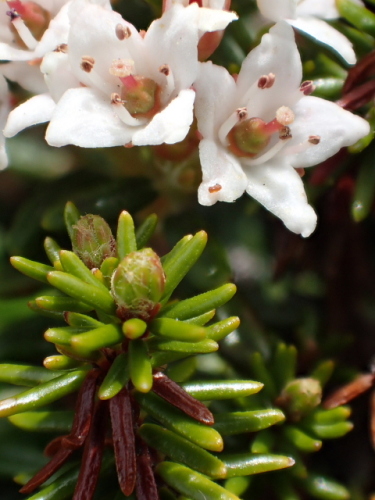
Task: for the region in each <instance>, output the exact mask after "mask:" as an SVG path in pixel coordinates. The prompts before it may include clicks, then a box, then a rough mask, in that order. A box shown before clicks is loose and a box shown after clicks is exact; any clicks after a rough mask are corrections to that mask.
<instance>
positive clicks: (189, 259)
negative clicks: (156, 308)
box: [162, 231, 212, 316]
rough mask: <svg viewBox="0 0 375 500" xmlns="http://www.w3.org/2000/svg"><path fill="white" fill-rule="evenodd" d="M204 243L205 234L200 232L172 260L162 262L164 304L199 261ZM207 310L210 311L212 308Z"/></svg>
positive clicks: (205, 241)
mask: <svg viewBox="0 0 375 500" xmlns="http://www.w3.org/2000/svg"><path fill="white" fill-rule="evenodd" d="M206 243H207V233H205V231H200V232H199V233H197V234H195V235H194V236H193V238H191V240H189V241H187V242H186V243H185V245H183V246H182V247H181V248H180V250H179V251H178V252H176V253H175V254H174V255H173V257H172V258H170V259H168V260H167V261H163V268H164V272H165V276H166V283H165V289H164V294H163V300H162V302H166V301H167V300H168V299H169V297H170V295H171V293H172V292H173V290H174V289H175V288H176V286H177V285H178V284H179V283H180V281H181V280H182V279H183V278H184V276H185V275H186V274H187V273H188V272H189V270H190V269H191V268H192V267H193V265H194V264H195V262H196V261H197V260H198V259H199V257H200V255H201V253H202V252H203V250H204V247H205V246H206ZM209 309H212V307H210V308H209ZM202 312H205V311H202ZM197 314H199V313H195V314H192V316H196V315H197Z"/></svg>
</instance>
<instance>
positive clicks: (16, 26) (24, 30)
mask: <svg viewBox="0 0 375 500" xmlns="http://www.w3.org/2000/svg"><path fill="white" fill-rule="evenodd" d="M7 3H8V6H9V7H10V9H11V10H10V11H9V12H8V15H9V17H10V29H11V31H12V33H13V34H14V35H15V40H16V43H17V44H18V45H19V46H20V47H22V48H28V49H33V48H34V47H33V46H32V45H34V44H35V43H33V41H34V42H35V41H37V40H40V39H41V38H42V36H43V34H44V32H45V31H46V29H47V28H48V26H49V22H50V20H51V16H50V13H49V12H48V11H47V10H45V9H43V8H42V7H41V6H40V5H38V4H36V3H34V2H21V0H10V1H8V2H7Z"/></svg>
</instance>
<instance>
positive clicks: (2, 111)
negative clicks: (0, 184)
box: [0, 74, 10, 170]
mask: <svg viewBox="0 0 375 500" xmlns="http://www.w3.org/2000/svg"><path fill="white" fill-rule="evenodd" d="M9 111H10V96H9V93H8V85H7V82H6V80H5V78H4V77H3V76H2V75H1V74H0V170H3V169H4V168H6V167H7V166H8V157H7V154H6V151H5V137H4V134H3V132H2V130H3V128H4V125H5V122H6V120H7V117H8V113H9Z"/></svg>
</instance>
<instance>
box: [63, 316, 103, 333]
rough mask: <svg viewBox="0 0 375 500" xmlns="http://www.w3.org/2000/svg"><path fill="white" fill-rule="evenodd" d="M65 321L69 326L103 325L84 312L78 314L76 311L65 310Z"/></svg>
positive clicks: (97, 326)
mask: <svg viewBox="0 0 375 500" xmlns="http://www.w3.org/2000/svg"><path fill="white" fill-rule="evenodd" d="M64 317H65V321H66V322H67V323H68V325H69V326H72V327H75V328H86V329H89V328H99V327H100V326H104V325H103V323H102V322H101V321H98V320H97V319H95V318H92V317H91V316H87V315H86V314H79V313H76V312H67V313H66V314H65V315H64Z"/></svg>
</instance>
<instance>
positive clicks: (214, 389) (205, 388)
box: [182, 380, 263, 401]
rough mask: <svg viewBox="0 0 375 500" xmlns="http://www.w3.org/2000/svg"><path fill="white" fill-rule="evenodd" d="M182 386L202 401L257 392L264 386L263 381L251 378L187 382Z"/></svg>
mask: <svg viewBox="0 0 375 500" xmlns="http://www.w3.org/2000/svg"><path fill="white" fill-rule="evenodd" d="M182 387H183V388H184V389H185V391H187V392H188V393H189V394H190V395H191V396H193V398H196V399H199V400H200V401H209V400H210V399H231V398H238V397H241V396H242V397H243V396H250V395H251V394H256V393H257V392H259V391H260V390H261V389H262V388H263V384H262V383H261V382H253V381H251V380H228V381H222V380H220V381H209V382H187V383H184V384H182Z"/></svg>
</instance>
